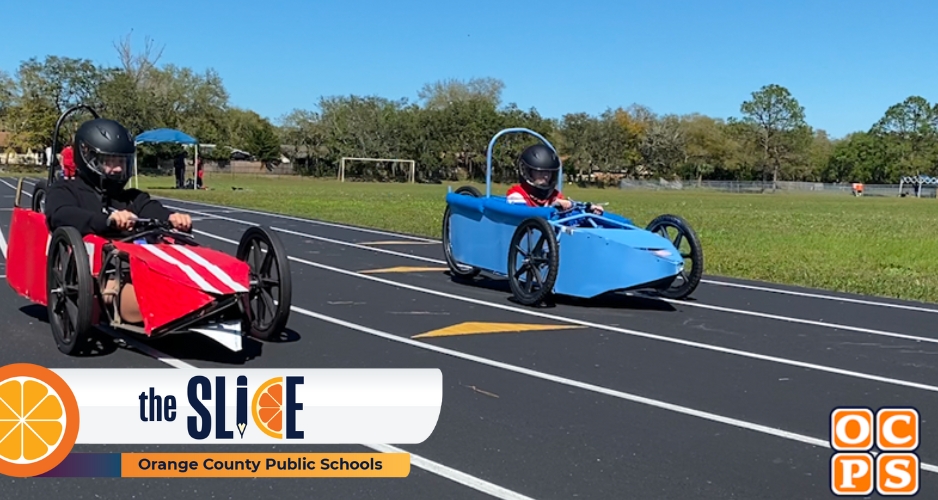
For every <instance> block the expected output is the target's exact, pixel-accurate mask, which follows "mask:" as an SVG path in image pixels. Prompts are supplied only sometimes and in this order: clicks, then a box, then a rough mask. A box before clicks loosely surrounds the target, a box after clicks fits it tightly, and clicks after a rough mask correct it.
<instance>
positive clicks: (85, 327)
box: [46, 227, 94, 355]
mask: <svg viewBox="0 0 938 500" xmlns="http://www.w3.org/2000/svg"><path fill="white" fill-rule="evenodd" d="M46 262H47V264H46V283H47V288H46V297H47V299H48V306H47V307H48V314H49V325H50V326H51V327H52V336H53V337H54V338H55V343H56V346H58V348H59V350H60V351H62V352H63V353H65V354H69V355H71V354H74V353H75V352H76V351H77V350H78V349H80V348H81V346H82V344H84V343H85V342H86V341H87V340H88V339H89V338H90V337H89V330H90V329H91V319H92V313H93V307H94V302H93V300H94V280H93V278H92V276H91V263H90V261H89V260H88V251H87V250H86V249H85V242H84V241H83V240H82V238H81V234H80V233H79V232H78V230H77V229H75V228H73V227H60V228H58V229H56V230H55V232H54V233H52V239H51V241H50V242H49V256H48V258H47V261H46Z"/></svg>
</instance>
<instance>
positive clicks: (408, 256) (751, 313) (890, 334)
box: [173, 207, 938, 344]
mask: <svg viewBox="0 0 938 500" xmlns="http://www.w3.org/2000/svg"><path fill="white" fill-rule="evenodd" d="M173 208H176V207H173ZM179 209H181V208H179ZM190 212H192V213H195V214H199V215H207V216H208V215H210V216H211V217H212V218H215V219H220V220H226V221H230V222H234V223H238V224H244V225H248V226H257V225H259V224H257V223H254V222H250V221H245V220H241V219H235V218H232V217H225V216H220V215H217V214H205V213H203V212H198V211H193V210H190ZM271 229H272V230H274V231H277V232H281V233H285V234H291V235H293V236H298V237H301V238H307V239H311V240H317V241H323V242H326V243H332V244H336V245H342V246H347V247H352V248H358V249H361V250H367V251H369V252H377V253H383V254H387V255H394V256H397V257H403V258H406V259H412V260H419V261H423V262H429V263H432V264H442V265H446V261H444V260H440V259H432V258H429V257H423V256H420V255H414V254H410V253H405V252H398V251H395V250H388V249H386V248H374V247H370V246H367V245H361V244H358V243H352V242H350V241H343V240H335V239H332V238H325V237H323V236H316V235H312V234H308V233H301V232H298V231H292V230H290V229H283V228H280V227H276V226H271ZM647 298H649V299H652V300H661V301H664V302H669V303H673V304H677V305H681V306H688V307H699V308H702V309H711V310H715V311H720V312H726V313H731V314H741V315H745V316H755V317H758V318H763V319H772V320H777V321H786V322H789V323H799V324H803V325H810V326H818V327H821V328H831V329H834V330H847V331H852V332H857V333H864V334H869V335H879V336H882V337H892V338H897V339H903V340H909V341H913V342H928V343H935V344H938V338H935V337H922V336H918V335H908V334H904V333H897V332H890V331H886V330H877V329H873V328H863V327H859V326H851V325H844V324H840V323H828V322H824V321H816V320H810V319H802V318H794V317H791V316H781V315H777V314H769V313H763V312H759V311H749V310H745V309H735V308H730V307H722V306H714V305H708V304H702V303H699V302H689V301H682V300H671V299H664V298H660V297H651V296H649V297H647Z"/></svg>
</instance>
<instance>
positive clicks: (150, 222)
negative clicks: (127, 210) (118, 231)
mask: <svg viewBox="0 0 938 500" xmlns="http://www.w3.org/2000/svg"><path fill="white" fill-rule="evenodd" d="M108 227H110V228H114V227H115V222H114V219H108ZM159 229H163V230H167V231H171V230H173V223H172V222H170V221H168V220H160V219H139V218H138V219H134V221H133V226H132V227H131V228H130V230H131V231H134V232H141V231H152V230H159Z"/></svg>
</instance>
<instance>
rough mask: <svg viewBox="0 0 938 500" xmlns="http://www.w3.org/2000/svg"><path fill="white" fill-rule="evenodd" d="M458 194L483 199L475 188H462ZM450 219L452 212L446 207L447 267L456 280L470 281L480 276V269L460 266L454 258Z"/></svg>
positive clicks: (444, 240)
mask: <svg viewBox="0 0 938 500" xmlns="http://www.w3.org/2000/svg"><path fill="white" fill-rule="evenodd" d="M454 192H455V193H456V194H461V195H467V196H472V197H473V198H481V197H482V193H480V192H479V190H478V189H476V188H475V187H473V186H462V187H460V188H458V189H456V191H454ZM449 218H450V210H449V207H446V211H445V212H443V255H444V256H445V258H446V265H447V266H449V272H450V273H452V275H453V277H454V278H458V279H463V280H470V279H472V278H475V277H476V276H478V274H479V271H480V270H479V269H477V268H475V267H470V266H460V265H459V263H458V262H456V259H454V258H453V251H452V249H451V248H450V241H449Z"/></svg>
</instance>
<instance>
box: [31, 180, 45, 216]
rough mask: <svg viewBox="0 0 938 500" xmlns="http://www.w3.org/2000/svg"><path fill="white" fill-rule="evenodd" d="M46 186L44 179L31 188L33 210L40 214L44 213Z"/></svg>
mask: <svg viewBox="0 0 938 500" xmlns="http://www.w3.org/2000/svg"><path fill="white" fill-rule="evenodd" d="M47 188H48V186H47V183H46V181H45V180H41V181H39V182H37V183H36V187H34V188H33V211H34V212H39V213H41V214H44V213H46V191H48V189H47Z"/></svg>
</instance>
